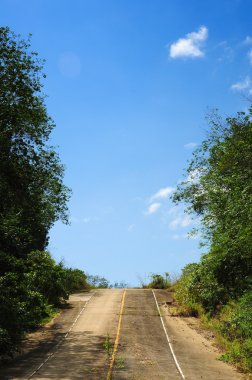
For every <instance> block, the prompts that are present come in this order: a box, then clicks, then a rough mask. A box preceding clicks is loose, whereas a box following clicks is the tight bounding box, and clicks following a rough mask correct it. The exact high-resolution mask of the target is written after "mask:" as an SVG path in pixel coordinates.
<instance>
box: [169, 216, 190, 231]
mask: <svg viewBox="0 0 252 380" xmlns="http://www.w3.org/2000/svg"><path fill="white" fill-rule="evenodd" d="M193 224H195V221H194V220H193V219H192V218H191V217H190V216H189V215H187V214H185V215H178V216H176V217H175V218H174V219H173V220H172V221H171V222H170V223H169V228H170V229H171V230H176V229H177V228H181V227H182V228H186V227H189V226H191V225H193Z"/></svg>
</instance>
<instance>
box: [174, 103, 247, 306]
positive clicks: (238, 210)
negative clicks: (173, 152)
mask: <svg viewBox="0 0 252 380" xmlns="http://www.w3.org/2000/svg"><path fill="white" fill-rule="evenodd" d="M251 117H252V107H251V108H250V110H249V112H248V113H245V112H239V113H238V114H237V116H236V117H228V118H226V120H222V119H221V118H220V117H219V116H218V115H217V114H216V113H215V114H214V115H212V116H211V118H210V127H211V128H210V131H209V134H208V136H207V139H206V140H205V141H204V142H203V143H202V144H201V146H200V147H199V148H198V149H197V150H196V151H195V152H194V154H193V159H192V160H191V162H190V164H189V167H188V169H187V174H188V177H187V180H185V181H184V182H183V183H182V184H181V185H180V186H179V187H178V189H177V192H176V193H175V194H174V201H175V202H179V201H182V202H185V203H186V204H187V206H188V209H187V211H188V212H190V213H193V214H196V215H198V216H199V217H200V218H201V221H202V225H203V234H204V237H205V239H206V240H207V241H208V243H209V246H210V252H209V254H208V255H207V256H205V257H204V258H203V259H202V263H201V264H202V268H203V267H204V268H206V270H205V274H202V273H201V274H199V276H198V278H199V281H204V280H205V279H206V275H207V273H208V275H210V274H209V271H210V272H211V273H212V276H213V278H214V279H215V281H216V282H217V283H218V285H219V287H220V288H221V289H222V291H221V293H222V296H221V298H222V300H223V301H224V302H226V300H227V298H229V297H236V296H239V295H241V294H242V293H243V291H244V290H246V289H248V288H249V287H250V286H251V284H252V277H251V276H252V252H251V246H252V122H251ZM200 270H202V269H200ZM210 298H211V297H210ZM219 301H220V300H219ZM209 302H210V301H209ZM212 306H213V305H212Z"/></svg>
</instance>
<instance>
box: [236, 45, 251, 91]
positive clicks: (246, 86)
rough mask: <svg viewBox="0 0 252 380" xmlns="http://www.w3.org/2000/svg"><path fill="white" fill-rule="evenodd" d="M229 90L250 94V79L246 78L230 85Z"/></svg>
mask: <svg viewBox="0 0 252 380" xmlns="http://www.w3.org/2000/svg"><path fill="white" fill-rule="evenodd" d="M251 60H252V51H251ZM231 90H234V91H243V90H248V91H249V92H251V90H252V82H251V79H250V77H249V76H246V78H245V79H244V80H243V81H241V82H237V83H234V84H232V86H231Z"/></svg>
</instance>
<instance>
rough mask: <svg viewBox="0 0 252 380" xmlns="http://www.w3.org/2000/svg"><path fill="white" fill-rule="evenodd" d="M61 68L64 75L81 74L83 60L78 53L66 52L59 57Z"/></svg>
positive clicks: (75, 75)
mask: <svg viewBox="0 0 252 380" xmlns="http://www.w3.org/2000/svg"><path fill="white" fill-rule="evenodd" d="M58 65H59V70H60V72H61V74H62V75H63V76H66V77H69V78H75V77H77V76H78V75H80V72H81V61H80V58H79V57H78V55H77V54H75V53H73V52H70V51H68V52H64V53H62V54H61V55H60V57H59V63H58Z"/></svg>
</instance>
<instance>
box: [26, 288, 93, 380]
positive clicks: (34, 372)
mask: <svg viewBox="0 0 252 380" xmlns="http://www.w3.org/2000/svg"><path fill="white" fill-rule="evenodd" d="M94 295H95V292H94V293H93V294H92V295H91V297H90V298H89V299H88V300H87V302H86V303H85V305H84V306H83V308H82V309H81V311H80V312H79V314H78V315H77V317H76V318H75V320H74V322H73V323H72V325H71V327H70V329H69V330H68V331H67V333H66V334H65V335H64V336H63V338H62V339H61V340H60V341H59V342H58V343H57V344H56V346H55V348H54V351H53V352H51V353H49V355H48V357H47V358H46V359H45V360H44V361H43V363H41V364H40V366H39V367H38V368H37V369H35V371H33V372H32V374H31V375H30V376H29V377H28V378H27V379H28V380H29V379H31V378H32V377H33V376H34V375H35V374H36V373H37V372H38V371H39V370H40V369H41V368H42V367H43V366H44V365H45V364H46V363H47V362H48V360H49V359H51V357H52V356H53V355H55V354H56V352H57V350H58V348H59V346H60V345H61V344H62V343H63V341H64V340H65V339H66V338H67V336H68V335H69V333H70V331H71V330H72V328H73V327H74V325H75V323H76V322H77V321H78V319H79V318H80V316H81V314H82V313H83V311H84V309H85V308H86V306H87V304H88V303H89V301H90V300H91V298H92V297H93V296H94Z"/></svg>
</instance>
